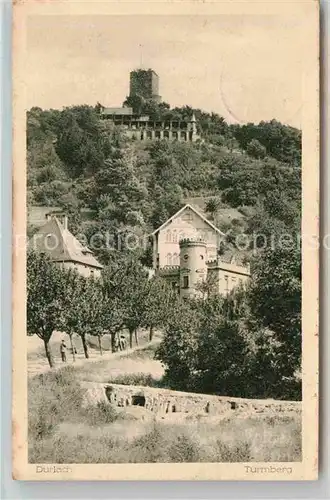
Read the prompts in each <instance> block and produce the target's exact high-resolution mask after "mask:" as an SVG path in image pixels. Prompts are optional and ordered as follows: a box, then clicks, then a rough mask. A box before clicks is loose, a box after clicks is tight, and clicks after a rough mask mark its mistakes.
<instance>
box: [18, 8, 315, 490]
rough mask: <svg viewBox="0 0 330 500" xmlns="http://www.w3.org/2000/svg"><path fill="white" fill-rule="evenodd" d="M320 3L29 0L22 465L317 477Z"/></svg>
mask: <svg viewBox="0 0 330 500" xmlns="http://www.w3.org/2000/svg"><path fill="white" fill-rule="evenodd" d="M318 25H319V6H318V3H317V2H315V1H312V0H305V1H300V0H293V1H288V2H277V1H275V0H267V1H264V2H257V1H253V0H250V1H248V0H246V1H235V0H233V1H218V2H212V3H211V2H208V1H203V2H200V1H194V0H191V1H179V2H177V1H174V2H172V1H168V2H167V1H150V2H149V1H147V2H145V1H144V2H142V1H141V2H140V1H135V2H123V1H120V2H119V1H104V2H92V1H74V0H66V1H42V2H41V1H34V0H17V1H16V2H14V6H13V158H14V165H13V186H14V200H13V207H14V211H13V240H14V244H13V289H14V295H13V477H14V478H15V479H23V480H47V481H48V480H87V479H89V480H136V479H141V480H142V479H143V480H146V479H148V480H160V479H163V480H187V479H193V480H247V481H251V480H272V481H274V480H284V481H287V480H311V479H317V477H318V273H319V261H318V252H319V246H320V241H319V206H318V197H319V104H318V101H319V83H318V73H319V59H318V54H319V28H318Z"/></svg>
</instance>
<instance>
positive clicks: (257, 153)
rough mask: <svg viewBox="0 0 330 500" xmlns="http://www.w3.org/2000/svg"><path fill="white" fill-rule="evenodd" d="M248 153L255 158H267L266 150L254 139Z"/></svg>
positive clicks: (248, 146)
mask: <svg viewBox="0 0 330 500" xmlns="http://www.w3.org/2000/svg"><path fill="white" fill-rule="evenodd" d="M246 152H247V154H248V155H250V156H252V157H253V158H257V159H259V158H264V157H265V156H266V148H265V146H263V145H262V144H260V142H259V141H258V140H257V139H252V141H250V142H249V143H248V145H247V147H246Z"/></svg>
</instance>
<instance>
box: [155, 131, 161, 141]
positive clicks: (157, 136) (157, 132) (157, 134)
mask: <svg viewBox="0 0 330 500" xmlns="http://www.w3.org/2000/svg"><path fill="white" fill-rule="evenodd" d="M155 137H156V139H160V130H156V132H155Z"/></svg>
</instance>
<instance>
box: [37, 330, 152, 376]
mask: <svg viewBox="0 0 330 500" xmlns="http://www.w3.org/2000/svg"><path fill="white" fill-rule="evenodd" d="M159 343H160V339H159V338H156V339H154V340H152V341H151V342H147V343H144V344H142V345H137V346H134V347H132V349H130V348H128V349H125V351H118V352H114V353H112V352H104V353H103V355H102V356H101V355H100V353H99V352H97V351H94V350H93V351H92V350H90V352H89V358H88V359H86V358H85V356H84V354H83V353H78V354H76V356H75V357H76V360H75V362H73V358H72V354H70V353H67V362H66V363H62V362H61V360H60V359H58V358H57V359H55V367H54V368H52V370H57V369H59V368H62V367H63V366H65V365H73V366H75V367H76V366H77V367H78V366H84V365H88V364H89V363H93V362H94V363H95V362H100V361H107V360H109V361H110V360H115V359H118V358H121V357H126V356H128V355H130V354H132V353H134V352H136V351H142V350H144V349H146V348H147V347H151V346H156V345H158V344H159ZM49 370H51V368H50V366H49V364H48V361H47V359H46V357H45V358H39V359H37V360H28V376H29V377H33V376H34V375H37V374H39V373H45V372H47V371H49Z"/></svg>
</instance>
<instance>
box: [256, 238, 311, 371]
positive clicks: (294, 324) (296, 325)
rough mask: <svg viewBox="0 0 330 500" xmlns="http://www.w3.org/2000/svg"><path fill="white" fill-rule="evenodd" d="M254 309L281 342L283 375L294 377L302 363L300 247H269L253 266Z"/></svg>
mask: <svg viewBox="0 0 330 500" xmlns="http://www.w3.org/2000/svg"><path fill="white" fill-rule="evenodd" d="M249 298H250V307H251V310H252V312H253V314H254V315H255V317H256V318H257V319H259V320H260V322H261V324H262V325H263V327H265V328H269V329H270V330H271V331H273V332H274V336H275V339H276V340H277V341H278V342H280V346H281V348H280V349H278V355H279V356H280V357H281V370H282V375H283V376H288V377H292V376H293V375H294V373H295V371H296V370H298V369H299V368H300V362H301V253H300V247H297V246H296V245H294V247H293V248H284V247H282V248H281V247H280V246H279V245H278V246H277V247H276V249H275V250H272V249H271V248H266V249H265V250H264V251H262V252H261V254H260V255H259V256H258V257H257V258H256V259H255V261H254V263H253V280H252V283H251V288H250V292H249Z"/></svg>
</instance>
